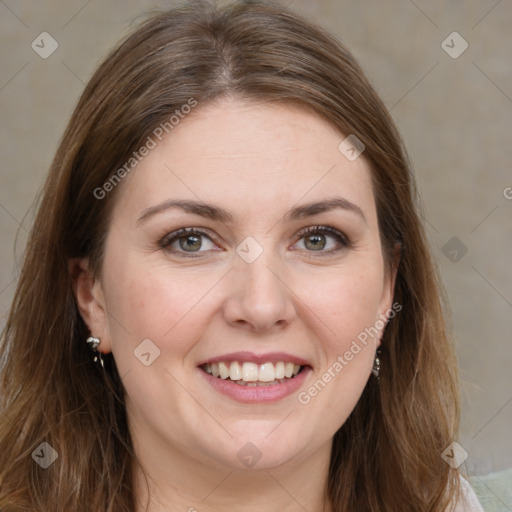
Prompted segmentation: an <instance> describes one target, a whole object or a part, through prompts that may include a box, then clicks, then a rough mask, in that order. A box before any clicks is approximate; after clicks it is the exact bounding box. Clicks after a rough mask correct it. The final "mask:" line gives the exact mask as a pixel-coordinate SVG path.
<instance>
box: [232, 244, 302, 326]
mask: <svg viewBox="0 0 512 512" xmlns="http://www.w3.org/2000/svg"><path fill="white" fill-rule="evenodd" d="M265 254H266V252H264V253H263V254H262V255H261V256H260V257H259V258H258V259H257V260H256V261H254V262H252V263H247V262H245V261H243V260H242V259H241V258H239V259H238V261H236V263H235V265H234V269H233V270H232V271H231V272H230V273H229V279H228V281H229V282H226V283H225V286H226V290H227V293H226V299H225V301H224V305H223V314H224V319H225V321H226V322H227V323H228V324H229V325H231V326H235V327H238V328H240V327H243V328H245V329H248V330H252V331H256V332H263V331H272V330H279V329H283V328H284V327H285V326H286V325H289V324H290V323H291V321H292V319H293V317H294V315H295V314H296V312H295V307H294V304H293V297H294V294H293V291H292V290H291V288H290V286H289V284H287V283H286V282H285V280H284V278H283V276H282V274H283V273H282V272H280V271H279V268H280V267H279V265H277V264H276V262H275V260H274V261H271V258H267V257H265Z"/></svg>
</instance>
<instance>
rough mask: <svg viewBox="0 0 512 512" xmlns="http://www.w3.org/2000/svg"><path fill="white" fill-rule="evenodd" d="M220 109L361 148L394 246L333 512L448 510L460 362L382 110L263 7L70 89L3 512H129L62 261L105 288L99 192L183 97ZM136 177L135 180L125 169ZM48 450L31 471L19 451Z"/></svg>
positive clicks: (207, 19) (173, 22) (18, 372)
mask: <svg viewBox="0 0 512 512" xmlns="http://www.w3.org/2000/svg"><path fill="white" fill-rule="evenodd" d="M227 95H230V96H234V97H240V98H245V99H248V100H251V101H266V102H272V101H273V102H291V103H294V104H297V105H301V106H303V107H306V108H309V109H312V110H313V111H315V112H316V113H318V114H320V115H321V116H322V117H323V118H324V119H325V120H327V121H328V122H330V123H332V125H334V126H335V127H336V128H337V129H338V130H339V132H340V141H341V134H345V135H349V134H354V135H356V136H357V137H358V138H359V139H360V140H361V141H362V142H363V143H364V145H365V146H366V149H365V152H364V157H365V158H366V160H367V161H368V162H369V164H370V166H371V170H372V177H373V185H374V193H375V198H376V206H377V213H378V220H379V228H380V234H381V239H382V245H383V252H384V254H385V256H386V259H387V262H388V263H389V265H392V264H393V252H394V248H395V247H396V245H397V244H401V257H400V262H399V265H398V271H397V279H396V288H395V296H394V300H395V301H396V302H398V303H399V304H401V305H402V312H401V313H400V314H399V315H397V316H396V318H394V319H393V320H392V321H391V322H390V323H389V324H388V326H387V328H386V330H385V333H384V336H383V339H382V354H381V364H382V370H381V377H380V382H378V383H377V381H376V380H375V379H373V378H371V379H370V380H369V381H368V384H367V385H366V387H365V390H364V392H363V395H362V396H361V398H360V400H359V402H358V404H357V405H356V407H355V409H354V411H353V412H352V414H351V415H350V417H349V418H348V420H347V421H346V422H345V424H344V425H343V426H342V427H341V428H340V429H339V430H338V432H337V433H336V434H335V436H334V441H333V447H332V454H331V463H330V470H329V481H328V491H329V498H330V501H331V506H332V509H333V511H336V512H338V511H340V512H341V511H346V510H351V511H352V510H353V511H380V512H382V511H389V512H391V511H392V512H398V511H407V512H413V511H418V512H420V511H421V512H425V511H432V512H434V511H444V510H445V509H446V507H447V506H448V504H449V503H452V502H453V500H454V499H457V497H458V492H459V487H458V474H457V472H456V471H455V470H452V469H451V468H450V466H448V465H447V464H446V463H445V462H444V461H443V460H442V458H441V452H442V451H443V450H444V449H445V448H446V447H447V446H448V445H449V444H450V443H451V442H452V441H453V440H454V438H455V436H456V435H457V431H458V421H459V403H458V395H457V377H456V376H457V365H456V360H455V356H454V353H453V348H452V345H451V343H450V342H449V339H448V336H447V332H446V327H445V319H444V316H443V309H442V304H441V300H440V287H439V284H438V281H437V277H436V276H437V272H436V270H435V268H434V266H433V263H432V260H431V257H430V255H429V251H428V248H427V245H426V237H425V234H424V231H423V228H422V225H421V221H420V218H419V213H418V211H419V209H418V200H417V196H416V191H415V187H414V183H413V177H412V175H411V171H410V168H409V164H408V162H407V158H406V156H405V152H404V150H403V147H402V143H401V140H400V137H399V135H398V134H397V131H396V129H395V127H394V124H393V121H392V120H391V118H390V116H389V114H388V112H387V110H386V108H385V107H384V105H383V103H382V102H381V100H380V99H379V98H378V96H377V94H376V93H375V91H374V90H373V88H372V87H371V85H370V84H369V82H368V80H367V79H366V78H365V76H364V74H363V71H362V70H361V68H360V67H359V65H358V64H357V63H356V62H355V60H354V58H353V57H352V55H351V54H350V53H349V52H348V51H347V49H345V48H344V47H343V46H342V45H341V44H340V43H339V42H338V41H337V40H336V39H334V38H333V37H332V36H330V35H329V34H327V33H326V32H325V31H324V30H322V29H321V28H319V27H317V26H316V25H314V24H312V23H311V22H309V21H308V20H306V19H304V18H302V17H300V16H299V15H297V14H295V13H293V12H291V11H289V10H288V9H286V8H284V7H281V6H279V5H277V4H273V3H270V2H249V1H247V2H238V3H234V4H231V5H228V6H225V7H223V8H215V7H212V6H211V5H209V4H208V3H206V2H201V1H200V2H195V3H193V4H189V5H185V6H181V7H177V8H174V9H172V10H167V11H165V12H161V13H158V14H156V15H154V16H152V17H151V18H150V19H148V20H146V21H145V22H144V23H142V24H141V26H140V27H139V28H138V29H137V30H136V31H135V32H133V34H132V35H130V36H129V37H128V38H127V39H126V40H125V41H124V42H122V43H120V44H119V45H118V46H117V48H115V49H114V50H113V51H112V52H111V53H110V55H109V56H108V57H107V58H106V59H105V61H104V62H103V63H102V64H101V65H100V67H99V68H98V70H97V71H96V72H95V74H94V76H93V77H92V79H91V80H90V82H89V83H88V85H87V87H86V88H85V91H84V92H83V94H82V96H81V98H80V100H79V102H78V105H77V107H76V109H75V111H74V113H73V115H72V117H71V120H70V122H69V124H68V127H67V129H66V131H65V133H64V136H63V139H62V142H61V144H60V147H59V148H58V150H57V153H56V155H55V159H54V161H53V163H52V166H51V169H50V172H49V175H48V178H47V182H46V185H45V188H44V191H43V194H42V198H41V201H40V204H39V209H38V214H37V217H36V220H35V223H34V226H33V229H32V232H31V235H30V238H29V241H28V245H27V249H26V256H25V261H24V264H23V269H22V272H21V275H20V278H19V283H18V287H17V290H16V294H15V297H14V301H13V305H12V309H11V311H10V315H9V317H8V320H7V324H6V327H5V330H4V332H3V335H2V346H1V352H0V361H2V366H3V368H2V376H1V377H2V380H1V387H0V407H1V415H0V509H1V510H2V511H3V512H11V511H19V510H23V511H24V512H27V511H40V510H52V511H55V512H58V511H64V510H65V511H66V512H80V511H84V512H85V511H87V512H89V511H91V510H98V511H99V510H104V511H110V512H133V511H134V510H135V499H134V496H133V490H132V478H133V470H132V465H133V463H134V460H135V455H134V452H133V449H132V443H131V439H130V433H129V429H128V427H127V420H126V414H125V407H124V391H123V386H122V382H121V380H120V378H119V375H118V373H117V370H116V366H115V362H114V361H113V359H112V357H111V356H107V357H106V368H105V371H101V369H98V368H97V366H95V365H94V363H93V362H92V360H91V354H90V352H89V351H88V348H87V347H86V344H85V339H86V337H87V336H88V331H87V328H86V326H85V324H84V322H83V320H82V319H81V317H80V315H79V313H78V309H77V306H76V302H75V298H74V294H73V289H72V276H70V273H69V271H68V262H69V260H70V259H71V258H76V257H89V258H90V260H91V264H92V268H93V269H94V271H95V272H96V273H97V274H101V262H102V250H103V246H104V240H105V236H106V234H107V231H108V225H109V218H110V215H111V211H112V207H113V204H114V198H115V197H116V191H117V189H118V188H119V187H121V186H122V184H120V185H118V186H117V187H116V190H113V191H112V192H110V193H109V194H108V196H107V197H105V198H104V199H102V200H98V199H97V198H96V197H95V194H94V191H95V190H96V189H97V188H98V187H102V186H103V184H104V183H105V182H106V180H108V179H109V178H111V176H112V174H113V172H114V171H115V170H116V169H119V168H120V166H122V165H123V164H124V163H125V162H126V161H127V160H128V159H129V158H130V157H131V155H132V153H133V152H134V151H136V150H137V149H138V148H140V147H141V146H142V145H143V144H144V142H145V141H146V139H147V137H148V135H150V134H151V133H152V132H153V130H155V128H156V127H158V126H159V125H160V124H161V123H162V122H165V121H167V120H168V119H169V116H170V115H172V114H173V113H174V112H175V111H176V110H177V109H180V107H181V106H183V105H185V104H187V102H189V100H190V99H191V98H193V99H195V101H197V102H198V105H199V107H198V108H201V106H202V105H206V104H208V103H209V102H212V101H214V100H217V99H220V98H222V97H225V96H227ZM134 172H136V170H135V171H134ZM42 442H48V443H49V444H50V445H51V446H52V447H53V448H54V449H55V450H56V451H57V453H58V460H57V461H56V462H55V463H54V464H53V465H52V466H50V467H49V468H48V469H46V470H43V469H41V468H40V467H39V466H38V465H37V464H35V463H34V461H33V460H32V457H31V454H32V452H33V451H34V450H35V449H36V448H37V447H38V446H39V445H40V443H42Z"/></svg>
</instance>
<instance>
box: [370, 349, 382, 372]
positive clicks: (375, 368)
mask: <svg viewBox="0 0 512 512" xmlns="http://www.w3.org/2000/svg"><path fill="white" fill-rule="evenodd" d="M379 355H380V348H379V349H377V352H376V353H375V361H373V368H372V373H373V375H374V376H375V377H376V378H377V380H380V377H379V374H380V359H379Z"/></svg>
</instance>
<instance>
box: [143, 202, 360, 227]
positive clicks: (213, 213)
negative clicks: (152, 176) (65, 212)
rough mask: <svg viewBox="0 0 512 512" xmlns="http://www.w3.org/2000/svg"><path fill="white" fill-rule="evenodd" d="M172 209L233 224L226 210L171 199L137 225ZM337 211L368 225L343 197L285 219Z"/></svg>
mask: <svg viewBox="0 0 512 512" xmlns="http://www.w3.org/2000/svg"><path fill="white" fill-rule="evenodd" d="M172 208H179V209H181V210H183V211H185V212H187V213H193V214H196V215H200V216H201V217H205V218H208V219H211V220H217V221H220V222H223V223H232V222H233V215H232V214H231V213H230V212H229V211H228V210H225V209H224V208H220V207H218V206H214V205H212V204H207V203H204V202H202V201H193V200H189V199H169V200H168V201H164V202H163V203H160V204H158V205H156V206H151V207H150V208H147V209H146V210H144V211H143V212H142V214H141V216H140V217H139V218H138V220H137V224H142V223H144V222H146V221H147V220H148V219H149V218H150V217H153V216H154V215H157V214H159V213H162V212H164V211H166V210H169V209H172ZM335 209H342V210H346V211H349V212H353V213H355V214H356V215H358V216H359V217H361V219H362V220H363V221H364V222H365V223H366V224H367V220H366V217H365V215H364V212H363V210H362V209H361V208H360V207H359V206H357V205H356V204H354V203H352V202H351V201H349V200H348V199H345V198H343V197H331V198H328V199H324V200H322V201H316V202H312V203H307V204H304V205H301V206H296V207H294V208H292V209H291V210H290V211H289V212H287V213H286V215H285V216H284V219H285V220H287V221H293V220H298V219H304V218H306V217H311V216H313V215H318V214H320V213H324V212H328V211H331V210H335Z"/></svg>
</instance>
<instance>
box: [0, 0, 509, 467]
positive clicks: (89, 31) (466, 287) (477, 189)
mask: <svg viewBox="0 0 512 512" xmlns="http://www.w3.org/2000/svg"><path fill="white" fill-rule="evenodd" d="M286 3H289V4H291V6H292V7H294V8H295V9H297V10H299V11H301V12H302V13H304V14H306V15H308V16H310V17H312V18H313V19H315V20H317V21H319V22H320V23H322V24H323V25H324V26H326V27H327V28H328V29H330V30H331V31H332V32H334V33H335V34H336V35H337V36H338V37H339V38H341V39H342V41H343V42H344V43H345V44H346V45H347V46H348V47H349V48H350V49H351V50H352V51H353V52H354V54H355V55H356V57H357V58H358V59H359V60H360V62H361V63H362V65H363V67H364V68H365V69H366V71H367V73H368V75H369V76H370V78H371V79H372V81H373V83H374V84H375V86H376V88H377V90H378V91H379V92H380V94H381V96H382V97H383V99H384V101H385V103H386V105H387V106H388V108H389V109H390V110H391V113H392V115H393V117H394V118H395V120H396V122H397V123H398V126H399V128H400V129H401V132H402V135H403V137H404V140H405V143H406V145H407V147H408V149H409V152H410V156H411V159H412V161H413V164H414V168H415V172H416V175H417V180H418V185H419V188H420V191H421V193H422V196H423V200H424V203H425V215H426V222H427V228H428V233H429V237H430V239H431V243H432V248H433V252H434V255H435V257H436V259H437V261H438V265H439V268H440V270H441V272H442V276H443V279H444V283H445V287H446V290H447V294H448V297H449V300H450V303H451V308H452V312H453V327H454V330H455V333H456V345H457V353H458V357H459V363H460V368H461V371H462V378H463V379H464V385H463V408H464V409H463V428H462V432H461V445H462V446H463V447H464V449H465V450H466V451H467V452H468V453H469V457H468V459H467V460H466V462H465V465H466V469H467V471H468V472H469V473H470V474H476V475H485V474H487V473H489V472H492V471H498V470H502V469H505V468H509V467H511V466H512V443H511V441H510V428H511V425H512V379H511V370H512V367H511V366H512V365H511V363H512V343H511V341H512V336H511V333H512V272H511V268H510V262H511V260H512V258H511V256H512V172H511V162H512V141H511V135H512V60H511V51H512V31H511V30H510V26H511V23H512V3H511V2H508V1H506V0H498V1H497V0H466V1H461V0H454V1H452V2H449V5H448V3H445V2H441V1H439V0H435V1H431V2H426V1H425V0H422V1H421V0H414V1H413V0H389V1H387V2H382V1H379V0H366V1H365V2H358V1H357V0H344V1H340V0H316V1H314V0H311V1H308V0H293V1H291V2H290V0H286ZM166 5H171V2H164V1H160V2H156V1H150V0H141V1H137V2H135V1H134V0H129V1H124V2H122V1H120V0H102V1H100V0H89V1H87V0H68V1H64V0H53V1H51V0H45V1H39V2H35V1H30V0H16V1H15V0H0V30H1V34H0V37H1V41H2V44H1V45H0V56H1V62H2V66H1V71H0V109H1V115H2V123H1V127H0V130H1V132H0V133H1V137H0V155H1V171H0V236H1V240H2V242H1V244H0V322H1V325H2V326H3V325H4V323H5V315H6V314H7V311H8V307H9V303H10V301H11V299H12V296H13V293H14V290H15V284H16V278H17V274H18V271H19V261H20V257H21V254H22V251H23V248H24V245H25V242H26V238H27V231H28V230H29V229H30V225H31V222H32V219H33V202H34V198H35V197H36V194H37V192H38V191H39V189H40V187H41V185H42V182H43V179H44V177H45V173H46V171H47V169H48V167H49V165H50V163H51V159H52V156H53V153H54V152H55V150H56V147H57V144H58V141H59V139H60V137H61V135H62V133H63V131H64V128H65V125H66V123H67V120H68V118H69V116H70V115H71V112H72V109H73V108H74V105H75V103H76V101H77V100H78V97H79V95H80V94H81V92H82V90H83V88H84V85H85V83H86V82H87V80H88V79H89V77H90V76H91V74H92V71H93V70H94V69H95V67H96V66H97V64H99V62H100V60H101V59H102V57H103V56H105V55H106V53H107V51H108V49H109V48H110V47H111V46H112V45H113V44H114V43H115V42H116V41H117V40H118V39H120V37H121V36H122V35H124V34H126V33H127V32H128V31H129V29H130V27H131V25H132V24H133V23H136V22H137V20H138V19H139V15H141V14H142V13H144V12H147V10H148V9H153V8H161V7H165V6H166ZM454 31H456V32H458V33H459V34H460V36H462V38H463V39H460V38H459V36H456V35H455V36H450V37H449V38H448V39H446V38H447V36H449V34H451V33H452V32H454ZM42 32H48V33H49V34H50V35H51V36H52V37H53V38H54V39H55V40H56V41H57V43H58V48H57V50H56V51H55V52H54V53H53V54H52V55H50V56H49V57H48V58H46V59H43V58H41V57H40V56H39V55H38V53H36V51H34V50H33V49H32V47H31V43H32V41H34V40H35V39H36V38H37V36H39V34H41V33H42ZM44 37H45V38H46V37H47V36H44ZM445 39H446V42H445V43H444V44H443V46H442V42H443V41H444V40H445ZM38 41H39V44H40V46H41V43H40V38H38V39H37V40H36V43H38ZM464 41H466V42H467V44H468V48H467V49H466V50H465V51H464V52H463V53H462V54H461V55H460V56H458V57H457V58H453V56H456V55H457V54H458V53H459V52H460V51H461V50H462V49H463V48H464V46H465V43H464ZM50 43H51V41H50V40H49V39H45V46H44V48H38V50H39V52H41V53H44V52H45V51H48V50H49V49H51V46H50ZM443 48H445V49H446V50H447V51H448V52H451V54H452V56H450V55H449V54H448V53H447V52H446V51H445V49H443ZM454 237H455V238H454ZM15 242H16V243H15ZM466 251H467V252H466Z"/></svg>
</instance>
